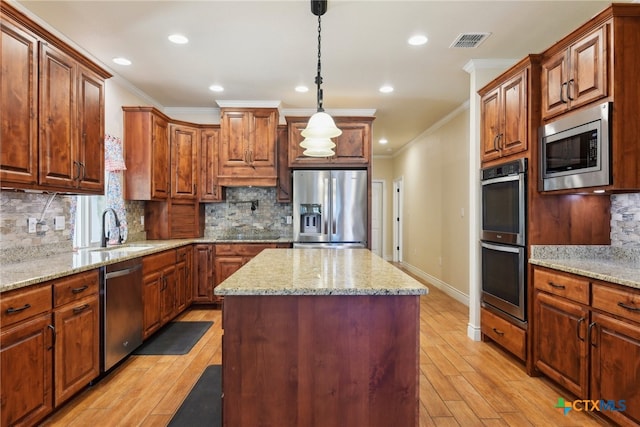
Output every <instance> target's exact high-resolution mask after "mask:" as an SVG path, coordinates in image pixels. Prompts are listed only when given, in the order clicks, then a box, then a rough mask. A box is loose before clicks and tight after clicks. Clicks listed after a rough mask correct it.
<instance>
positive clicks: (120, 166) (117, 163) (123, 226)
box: [104, 135, 128, 244]
mask: <svg viewBox="0 0 640 427" xmlns="http://www.w3.org/2000/svg"><path fill="white" fill-rule="evenodd" d="M104 157H105V159H104V167H105V171H106V172H107V177H106V189H105V208H107V209H108V208H111V209H113V210H115V211H116V214H117V215H118V219H119V220H120V230H118V231H119V233H120V236H121V237H122V241H123V242H124V241H126V240H127V233H128V227H127V211H126V209H125V205H124V197H123V194H122V181H123V171H124V170H126V169H127V167H126V166H125V164H124V156H123V152H122V140H121V139H120V138H118V137H115V136H111V135H105V138H104ZM107 218H108V220H109V222H108V224H109V227H108V230H110V231H111V233H110V236H111V239H110V240H109V243H110V244H115V243H118V241H117V238H118V233H117V232H114V231H115V230H114V229H115V222H114V220H113V215H109V214H107Z"/></svg>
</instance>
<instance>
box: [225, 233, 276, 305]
mask: <svg viewBox="0 0 640 427" xmlns="http://www.w3.org/2000/svg"><path fill="white" fill-rule="evenodd" d="M276 247H278V245H277V244H276V243H217V244H216V245H215V248H216V249H215V261H214V263H215V286H218V285H219V284H220V283H222V282H224V280H225V279H226V278H227V277H229V276H231V275H232V274H233V273H235V272H236V271H238V270H239V269H240V268H241V267H242V266H243V265H245V264H246V263H248V262H249V261H251V259H252V258H253V257H255V256H256V255H258V254H259V253H260V252H262V251H263V250H264V249H268V248H276ZM215 286H214V288H215ZM217 298H220V299H221V297H217Z"/></svg>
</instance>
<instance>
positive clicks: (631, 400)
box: [590, 313, 640, 425]
mask: <svg viewBox="0 0 640 427" xmlns="http://www.w3.org/2000/svg"><path fill="white" fill-rule="evenodd" d="M592 320H593V324H594V327H592V332H591V333H592V337H591V340H590V341H591V394H590V398H591V399H593V400H597V399H603V400H607V401H610V400H613V401H616V402H618V401H620V400H624V401H625V406H626V407H625V408H624V411H623V412H617V411H607V416H608V417H611V418H613V419H614V420H615V421H616V422H617V423H619V424H620V425H629V424H631V423H630V419H631V420H632V421H633V422H635V423H639V424H640V387H639V384H640V367H639V366H638V361H640V326H638V325H637V324H634V323H630V322H622V321H620V320H617V319H614V318H613V317H611V316H607V315H604V314H599V313H593V318H592ZM617 407H618V409H621V408H620V406H619V405H617ZM601 409H602V408H601Z"/></svg>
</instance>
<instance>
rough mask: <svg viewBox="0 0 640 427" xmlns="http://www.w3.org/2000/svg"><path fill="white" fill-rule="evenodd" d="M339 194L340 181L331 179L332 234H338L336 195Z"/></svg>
mask: <svg viewBox="0 0 640 427" xmlns="http://www.w3.org/2000/svg"><path fill="white" fill-rule="evenodd" d="M337 192H338V180H337V179H336V178H331V234H336V233H337V232H338V230H337V228H336V216H337V212H336V203H337V197H336V194H337Z"/></svg>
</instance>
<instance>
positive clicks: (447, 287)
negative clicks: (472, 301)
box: [402, 263, 469, 307]
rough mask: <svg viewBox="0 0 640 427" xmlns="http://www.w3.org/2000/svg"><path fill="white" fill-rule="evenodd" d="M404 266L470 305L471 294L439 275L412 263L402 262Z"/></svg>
mask: <svg viewBox="0 0 640 427" xmlns="http://www.w3.org/2000/svg"><path fill="white" fill-rule="evenodd" d="M402 266H403V267H404V268H406V269H407V270H409V271H410V272H411V273H413V274H415V275H416V276H418V277H420V278H421V279H424V280H425V281H427V282H429V284H432V285H433V286H435V287H436V288H438V289H440V290H441V291H442V292H444V293H445V294H447V295H449V296H450V297H451V298H453V299H454V300H456V301H458V302H461V303H462V304H464V305H466V306H467V307H469V295H466V294H464V293H463V292H461V291H460V290H458V289H456V288H454V287H453V286H451V285H449V284H448V283H446V282H443V281H442V280H440V279H438V278H437V277H433V276H432V275H430V274H428V273H425V272H424V271H422V270H420V269H419V268H416V267H414V266H412V265H411V264H407V263H402Z"/></svg>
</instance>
